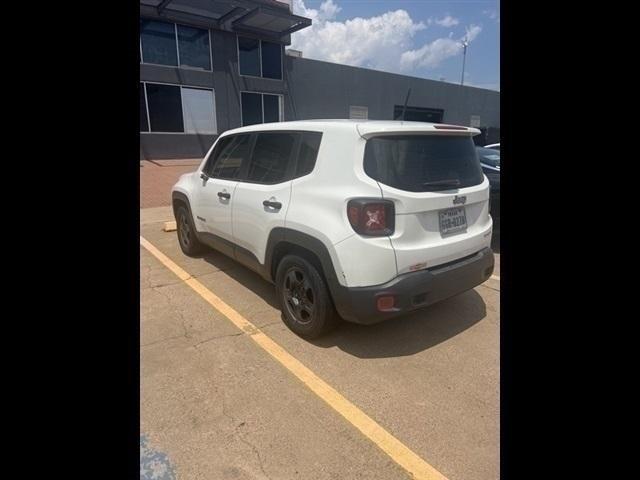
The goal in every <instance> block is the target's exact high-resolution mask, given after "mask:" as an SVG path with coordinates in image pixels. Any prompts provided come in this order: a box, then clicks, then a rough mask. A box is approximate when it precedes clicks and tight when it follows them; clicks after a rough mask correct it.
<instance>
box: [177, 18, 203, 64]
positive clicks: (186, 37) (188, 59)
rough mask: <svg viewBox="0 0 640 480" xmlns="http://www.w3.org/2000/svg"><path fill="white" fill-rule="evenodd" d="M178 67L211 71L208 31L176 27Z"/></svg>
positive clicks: (181, 26)
mask: <svg viewBox="0 0 640 480" xmlns="http://www.w3.org/2000/svg"><path fill="white" fill-rule="evenodd" d="M176 28H177V29H178V52H179V54H180V66H181V67H192V68H202V69H204V70H211V49H210V47H209V30H203V29H202V28H194V27H185V26H184V25H177V27H176Z"/></svg>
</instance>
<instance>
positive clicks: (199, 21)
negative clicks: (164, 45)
mask: <svg viewBox="0 0 640 480" xmlns="http://www.w3.org/2000/svg"><path fill="white" fill-rule="evenodd" d="M140 14H141V15H142V16H145V17H151V18H158V19H166V20H167V21H174V22H177V23H180V22H183V23H187V24H190V25H194V26H200V27H206V28H213V29H218V30H224V31H228V32H237V33H245V34H252V35H256V36H259V37H262V38H268V39H272V40H274V41H278V42H282V43H287V44H288V43H289V42H290V37H289V35H290V34H291V33H293V32H296V31H298V30H301V29H303V28H306V27H308V26H309V25H311V19H310V18H306V17H301V16H299V15H294V14H293V13H291V11H290V9H289V5H288V4H286V3H283V2H280V1H277V0H140Z"/></svg>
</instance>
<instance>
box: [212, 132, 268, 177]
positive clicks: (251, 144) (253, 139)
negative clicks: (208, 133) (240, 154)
mask: <svg viewBox="0 0 640 480" xmlns="http://www.w3.org/2000/svg"><path fill="white" fill-rule="evenodd" d="M237 137H249V155H248V159H247V161H246V162H243V163H242V165H240V169H239V170H238V174H237V175H236V176H235V177H234V178H223V177H214V176H213V175H211V174H212V173H213V169H214V168H215V166H216V163H218V161H217V159H214V157H213V154H214V153H216V150H217V148H218V145H216V146H215V148H214V149H213V150H212V151H211V155H210V156H209V158H208V159H207V162H206V163H205V166H204V168H203V169H202V171H203V172H204V173H205V174H206V175H207V177H209V179H211V180H227V181H230V182H234V181H235V182H238V181H241V179H242V178H243V175H244V172H245V170H246V166H247V165H249V163H251V157H252V156H253V147H254V146H255V144H256V136H255V135H254V133H253V132H244V133H243V132H239V133H234V134H231V135H226V136H224V137H221V138H219V140H225V139H228V138H230V139H231V140H232V141H233V139H234V138H237ZM216 143H218V142H216Z"/></svg>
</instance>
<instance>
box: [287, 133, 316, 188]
mask: <svg viewBox="0 0 640 480" xmlns="http://www.w3.org/2000/svg"><path fill="white" fill-rule="evenodd" d="M321 140H322V132H303V133H302V140H301V142H300V152H299V153H298V162H297V165H296V174H295V176H294V178H298V177H302V176H304V175H307V174H309V173H311V172H312V171H313V167H315V165H316V158H317V157H318V150H319V149H320V141H321Z"/></svg>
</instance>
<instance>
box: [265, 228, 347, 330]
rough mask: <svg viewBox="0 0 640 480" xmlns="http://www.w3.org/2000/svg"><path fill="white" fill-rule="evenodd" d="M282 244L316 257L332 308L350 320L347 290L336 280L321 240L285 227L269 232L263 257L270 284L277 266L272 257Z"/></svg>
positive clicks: (333, 268) (336, 276) (333, 267)
mask: <svg viewBox="0 0 640 480" xmlns="http://www.w3.org/2000/svg"><path fill="white" fill-rule="evenodd" d="M282 242H284V243H288V244H292V245H295V246H298V247H301V248H303V249H305V250H308V251H309V252H311V253H312V254H314V255H315V256H316V257H317V259H318V261H319V262H320V266H321V267H322V272H321V274H322V275H323V277H324V279H325V281H326V283H327V288H328V289H329V292H330V293H331V298H332V300H333V303H334V306H335V307H336V309H337V310H338V313H340V315H341V316H342V317H343V318H345V319H349V318H351V317H352V315H351V314H350V308H349V303H350V302H349V296H348V289H347V287H344V286H343V285H341V284H340V282H339V280H338V274H337V272H336V269H335V266H334V265H333V261H332V260H331V255H330V254H329V250H328V248H327V246H326V245H325V244H324V243H323V242H322V241H321V240H319V239H317V238H316V237H313V236H312V235H309V234H307V233H303V232H300V231H298V230H293V229H290V228H286V227H276V228H274V229H273V230H272V231H271V233H270V234H269V239H268V241H267V250H266V255H265V271H266V272H265V273H267V274H268V275H269V278H268V280H270V281H271V282H274V281H275V269H276V268H277V265H275V264H273V261H274V258H273V256H274V253H275V252H276V248H277V246H278V245H279V244H281V243H282Z"/></svg>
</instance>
